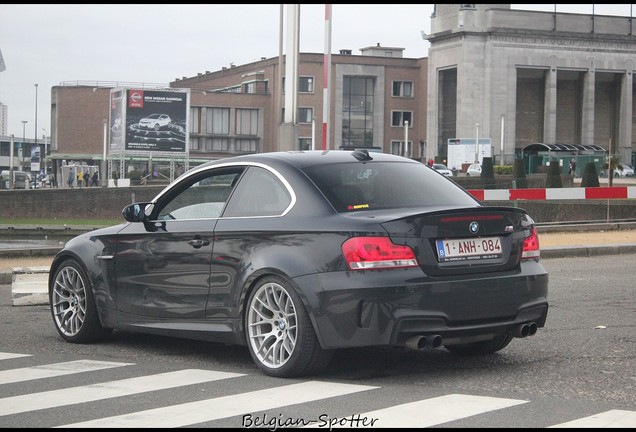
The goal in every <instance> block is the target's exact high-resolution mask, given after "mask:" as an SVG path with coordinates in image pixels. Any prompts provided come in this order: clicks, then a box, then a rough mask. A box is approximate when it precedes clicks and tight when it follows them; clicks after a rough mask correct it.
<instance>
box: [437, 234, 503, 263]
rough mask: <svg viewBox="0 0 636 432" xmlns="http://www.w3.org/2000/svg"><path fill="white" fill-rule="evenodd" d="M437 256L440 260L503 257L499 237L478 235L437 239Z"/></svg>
mask: <svg viewBox="0 0 636 432" xmlns="http://www.w3.org/2000/svg"><path fill="white" fill-rule="evenodd" d="M435 246H436V248H437V257H438V259H439V261H440V262H444V261H464V260H481V259H491V258H501V256H502V252H501V239H500V238H499V237H477V238H466V239H454V240H437V241H436V242H435Z"/></svg>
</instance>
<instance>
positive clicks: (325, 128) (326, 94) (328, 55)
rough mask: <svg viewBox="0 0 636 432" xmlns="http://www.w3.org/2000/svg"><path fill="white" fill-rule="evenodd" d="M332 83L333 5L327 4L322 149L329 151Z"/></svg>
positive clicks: (323, 72)
mask: <svg viewBox="0 0 636 432" xmlns="http://www.w3.org/2000/svg"><path fill="white" fill-rule="evenodd" d="M330 81H331V5H330V4H325V56H324V64H323V68H322V83H323V86H322V149H323V150H328V149H329V108H330V106H331V104H330V102H329V87H330Z"/></svg>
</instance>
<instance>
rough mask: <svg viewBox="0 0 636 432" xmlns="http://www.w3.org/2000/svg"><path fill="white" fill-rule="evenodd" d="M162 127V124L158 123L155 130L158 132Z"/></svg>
mask: <svg viewBox="0 0 636 432" xmlns="http://www.w3.org/2000/svg"><path fill="white" fill-rule="evenodd" d="M160 129H161V125H160V124H159V123H157V124H156V125H155V127H154V130H155V132H158V131H159V130H160Z"/></svg>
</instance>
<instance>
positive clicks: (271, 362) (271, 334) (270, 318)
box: [245, 276, 333, 378]
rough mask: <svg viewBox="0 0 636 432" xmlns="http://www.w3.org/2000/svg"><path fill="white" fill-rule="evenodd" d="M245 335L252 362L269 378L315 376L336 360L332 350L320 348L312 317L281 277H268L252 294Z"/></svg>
mask: <svg viewBox="0 0 636 432" xmlns="http://www.w3.org/2000/svg"><path fill="white" fill-rule="evenodd" d="M245 332H246V337H247V342H248V343H247V344H248V347H249V350H250V354H251V356H252V359H253V360H254V362H255V363H256V364H257V365H258V367H259V368H260V369H261V370H263V372H265V373H266V374H267V375H270V376H274V377H279V378H292V377H299V376H306V375H314V374H317V373H319V372H321V371H322V370H323V369H324V368H325V367H326V366H327V365H328V364H329V361H330V360H331V357H332V356H333V350H324V349H322V347H321V346H320V343H319V342H318V338H317V337H316V332H315V331H314V328H313V326H312V325H311V320H310V319H309V314H308V313H307V311H306V310H305V307H304V306H303V304H302V301H301V300H300V297H299V296H298V294H296V292H295V291H294V289H293V288H292V286H291V283H289V282H287V281H285V280H283V279H282V278H280V277H276V276H268V277H265V278H263V279H262V280H261V281H259V283H258V284H257V285H256V286H255V287H254V289H253V290H252V293H251V294H250V296H249V300H248V302H247V309H246V314H245Z"/></svg>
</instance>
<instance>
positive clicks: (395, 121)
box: [391, 111, 413, 128]
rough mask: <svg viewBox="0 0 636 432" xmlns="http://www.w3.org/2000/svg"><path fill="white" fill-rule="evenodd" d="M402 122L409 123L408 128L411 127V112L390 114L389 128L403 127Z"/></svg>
mask: <svg viewBox="0 0 636 432" xmlns="http://www.w3.org/2000/svg"><path fill="white" fill-rule="evenodd" d="M404 122H409V127H410V128H411V127H413V113H412V112H411V111H392V112H391V126H393V127H404Z"/></svg>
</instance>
